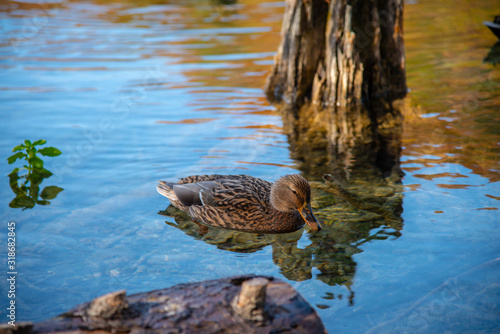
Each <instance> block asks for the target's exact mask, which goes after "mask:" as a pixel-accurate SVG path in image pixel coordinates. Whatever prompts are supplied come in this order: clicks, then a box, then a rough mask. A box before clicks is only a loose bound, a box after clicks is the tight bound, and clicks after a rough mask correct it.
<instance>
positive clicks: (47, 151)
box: [38, 147, 61, 157]
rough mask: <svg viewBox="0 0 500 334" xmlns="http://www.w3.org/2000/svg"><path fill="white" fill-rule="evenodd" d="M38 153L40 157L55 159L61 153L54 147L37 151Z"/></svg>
mask: <svg viewBox="0 0 500 334" xmlns="http://www.w3.org/2000/svg"><path fill="white" fill-rule="evenodd" d="M38 153H40V154H41V155H45V156H48V157H57V156H58V155H59V154H61V151H59V150H58V149H57V148H55V147H44V148H42V149H40V150H38Z"/></svg>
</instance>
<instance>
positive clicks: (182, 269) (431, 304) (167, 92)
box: [0, 0, 500, 333]
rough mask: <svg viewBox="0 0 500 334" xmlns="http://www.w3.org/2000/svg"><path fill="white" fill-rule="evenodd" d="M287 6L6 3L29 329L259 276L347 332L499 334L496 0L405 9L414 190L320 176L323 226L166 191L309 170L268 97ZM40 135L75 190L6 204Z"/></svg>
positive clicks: (4, 123) (14, 217)
mask: <svg viewBox="0 0 500 334" xmlns="http://www.w3.org/2000/svg"><path fill="white" fill-rule="evenodd" d="M225 3H227V2H225ZM450 8H453V10H450ZM494 9H496V10H497V11H499V12H498V13H497V12H495V10H494ZM283 10H284V2H281V1H280V2H266V1H252V0H249V1H237V2H236V1H235V2H234V3H232V4H223V2H220V1H209V0H205V1H202V0H200V1H85V2H75V1H66V2H46V1H42V2H38V1H0V27H1V36H2V37H1V39H0V70H1V73H2V75H1V76H0V115H1V122H0V134H1V135H0V151H1V152H2V155H1V156H2V157H4V158H3V159H4V160H3V161H4V163H1V164H0V174H1V175H3V182H2V183H1V186H0V193H1V196H0V208H1V209H0V216H1V217H2V219H1V222H2V223H1V224H2V225H1V227H0V240H1V242H2V245H4V244H6V243H7V234H8V232H9V231H8V226H7V224H8V222H15V226H16V266H17V268H16V269H17V273H18V274H17V276H16V299H15V300H16V305H17V320H18V321H21V320H22V321H39V320H42V319H45V318H47V317H52V316H55V315H58V314H60V313H61V312H63V311H65V310H67V309H68V308H70V307H72V306H74V305H76V304H79V303H82V302H84V301H88V300H90V299H92V298H95V297H96V296H99V295H102V294H104V293H107V292H111V291H115V290H119V289H126V290H127V293H129V294H131V293H136V292H143V291H148V290H153V289H160V288H165V287H168V286H172V285H174V284H179V283H184V282H195V281H200V280H205V279H215V278H220V277H224V276H230V275H239V274H245V273H255V274H262V275H272V276H276V277H279V278H281V279H284V280H286V281H287V282H288V283H290V284H291V285H292V286H293V287H294V288H295V289H297V290H298V291H299V292H300V293H301V294H302V295H303V296H304V298H305V299H306V300H307V301H308V302H309V303H310V304H311V305H312V306H313V307H314V308H315V309H316V311H317V312H318V314H319V315H320V317H321V318H322V320H323V322H324V324H325V326H326V328H327V329H328V331H329V332H331V333H334V332H344V333H394V332H411V333H414V332H420V333H435V332H453V333H465V332H479V333H492V332H497V331H498V330H500V309H499V305H500V303H499V301H500V287H499V284H498V277H499V274H500V246H499V244H498V240H499V238H500V218H499V213H498V209H499V207H500V203H499V200H500V191H499V190H500V189H499V188H500V187H499V181H500V172H499V170H500V169H499V153H500V152H499V145H500V119H499V113H498V112H499V109H500V64H498V62H497V61H495V59H498V44H497V43H498V40H497V39H496V37H495V36H494V35H493V34H492V33H491V32H490V31H489V30H488V29H487V28H486V27H485V26H483V24H482V21H486V20H492V19H493V16H494V15H495V14H500V7H499V6H498V1H493V0H486V1H481V2H479V3H478V2H469V1H441V2H432V1H427V0H426V1H412V2H407V3H406V5H405V44H406V62H407V63H406V65H407V78H408V87H409V89H410V91H409V93H408V97H407V98H406V99H405V100H404V101H403V103H402V105H403V114H404V117H405V124H404V134H403V148H402V149H403V153H402V160H401V167H402V169H403V170H404V172H405V176H404V178H403V182H402V184H397V183H396V184H392V183H385V182H375V181H373V180H371V181H367V180H352V182H351V183H350V184H349V185H348V189H349V191H351V192H352V193H353V194H355V196H356V201H354V202H353V201H349V200H347V199H346V198H343V197H341V196H338V194H335V193H332V192H331V191H329V190H328V187H326V186H325V184H324V182H323V181H321V180H313V181H312V182H311V184H312V186H313V202H312V206H313V208H314V209H315V213H316V215H317V217H318V218H320V219H321V220H322V221H323V226H324V229H323V230H322V231H321V232H314V231H311V230H309V229H308V228H307V227H306V228H305V229H302V230H299V231H297V232H294V233H290V234H283V235H266V234H251V233H244V232H236V231H228V230H223V229H217V228H209V229H208V232H207V233H206V234H203V233H200V231H199V226H198V225H196V224H194V223H193V222H192V221H191V220H190V219H189V218H188V217H187V216H186V215H185V214H183V213H181V212H179V211H177V210H173V209H172V208H167V207H168V204H169V203H168V200H167V199H165V198H164V197H162V196H160V195H159V194H158V193H157V192H156V189H155V185H156V181H157V180H175V179H177V178H180V177H183V176H186V175H191V174H206V173H221V174H225V173H227V174H242V173H244V174H249V175H253V176H256V177H260V178H263V179H266V180H270V181H272V180H275V179H277V178H278V177H279V176H281V175H284V174H288V173H296V172H300V170H299V166H300V163H299V162H298V161H295V160H293V159H292V158H291V153H290V149H289V144H288V141H287V137H286V135H285V134H284V132H283V129H282V120H281V117H280V115H279V113H278V112H277V110H276V109H275V107H274V106H272V105H270V104H269V103H268V102H267V100H266V99H265V96H264V93H263V91H262V87H263V85H264V81H265V78H266V75H267V74H268V73H269V71H270V70H271V67H272V64H273V56H274V54H275V53H276V49H277V47H278V44H279V41H280V29H281V21H282V17H283ZM41 138H43V139H46V140H47V145H50V146H55V147H57V148H59V149H60V150H61V151H62V154H61V155H60V156H58V157H54V158H47V159H45V167H46V168H47V169H49V170H50V171H52V172H53V173H54V175H52V176H51V177H49V178H47V179H45V180H43V185H42V187H41V188H43V187H45V186H57V187H60V188H62V189H63V190H62V191H61V192H59V193H58V194H57V196H55V197H54V198H52V199H50V204H49V205H40V204H37V205H35V206H34V207H33V208H32V209H26V210H22V209H20V208H12V207H9V203H11V201H12V200H13V199H14V198H15V197H16V195H15V194H14V193H13V192H12V190H11V188H10V186H9V177H8V176H7V175H8V174H9V173H10V171H11V170H12V169H13V165H9V164H7V161H6V160H5V159H7V157H8V156H10V155H11V154H12V152H11V151H12V148H13V147H14V146H16V145H19V144H20V143H21V142H23V141H24V140H25V139H31V140H37V139H41ZM165 210H166V212H165ZM164 214H167V216H165V215H164ZM7 257H8V253H7V250H6V247H2V248H1V249H0V258H1V259H2V260H1V261H2V262H0V263H3V265H2V266H3V269H1V270H2V271H3V272H4V275H5V276H7V272H8V268H7ZM0 282H1V283H0V287H1V291H0V296H1V297H0V301H1V304H0V322H6V321H8V318H7V317H6V316H5V315H6V307H7V305H8V303H9V298H8V297H7V295H8V290H9V285H8V284H7V283H8V282H7V281H6V280H0Z"/></svg>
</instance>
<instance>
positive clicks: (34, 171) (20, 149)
mask: <svg viewBox="0 0 500 334" xmlns="http://www.w3.org/2000/svg"><path fill="white" fill-rule="evenodd" d="M45 143H47V141H46V140H45V139H40V140H37V141H35V142H33V143H32V142H31V141H29V140H25V141H24V144H21V145H17V146H16V147H14V149H13V150H12V151H13V152H17V153H15V154H13V155H12V156H10V157H8V158H7V162H8V163H9V164H13V163H14V162H16V161H17V160H18V159H24V160H25V161H26V162H27V164H25V165H24V166H23V167H22V168H19V167H16V168H14V169H13V170H12V172H10V174H9V183H10V187H11V189H12V191H13V192H14V193H15V194H16V198H14V199H13V200H12V201H11V202H10V204H9V206H10V207H12V208H23V210H24V209H28V208H33V207H34V206H35V204H40V205H47V204H50V202H49V201H48V200H49V199H54V198H55V197H56V196H57V194H58V193H59V192H61V191H63V190H64V189H62V188H59V187H57V186H48V187H45V188H44V189H43V190H42V191H41V193H40V185H41V183H42V182H43V180H44V179H47V178H49V177H50V176H52V172H50V171H49V170H47V169H45V168H44V167H43V166H44V162H43V160H42V159H41V158H40V157H39V156H38V155H37V154H39V155H43V156H48V157H56V156H58V155H60V154H61V151H59V150H58V149H57V148H55V147H44V148H37V147H36V146H41V145H44V144H45ZM22 170H27V173H26V174H24V175H19V172H20V171H22ZM22 179H24V180H25V181H24V182H21V183H19V181H20V180H22ZM39 196H40V197H41V199H39V198H38V197H39Z"/></svg>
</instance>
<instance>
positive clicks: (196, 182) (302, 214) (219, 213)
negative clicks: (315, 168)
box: [157, 174, 321, 233]
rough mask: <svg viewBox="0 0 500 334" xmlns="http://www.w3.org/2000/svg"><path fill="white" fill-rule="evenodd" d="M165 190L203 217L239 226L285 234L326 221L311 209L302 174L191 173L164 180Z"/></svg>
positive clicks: (183, 207)
mask: <svg viewBox="0 0 500 334" xmlns="http://www.w3.org/2000/svg"><path fill="white" fill-rule="evenodd" d="M157 190H158V192H159V193H160V194H162V195H163V196H165V197H167V198H168V199H169V200H170V202H171V203H172V204H173V205H174V206H176V207H177V208H179V209H180V210H183V211H186V212H188V213H189V214H190V215H191V217H192V218H193V219H195V220H197V221H199V222H202V223H205V224H207V225H211V226H218V227H224V228H230V229H236V230H243V231H252V232H266V233H285V232H293V231H296V230H298V229H300V228H301V227H303V226H304V224H305V223H307V224H308V225H310V226H311V228H313V229H315V230H319V229H321V226H320V225H319V223H318V222H317V220H316V218H315V217H314V215H313V213H312V210H311V208H310V199H311V189H310V186H309V183H308V182H307V181H306V180H305V179H304V178H303V177H302V176H300V175H298V174H291V175H285V176H283V177H281V178H280V179H278V180H277V181H276V182H275V183H270V182H268V181H265V180H261V179H258V178H255V177H252V176H248V175H217V174H214V175H192V176H188V177H185V178H183V179H181V180H179V181H178V182H177V183H172V182H164V181H160V183H159V184H158V186H157Z"/></svg>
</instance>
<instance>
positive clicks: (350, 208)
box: [159, 174, 403, 305]
mask: <svg viewBox="0 0 500 334" xmlns="http://www.w3.org/2000/svg"><path fill="white" fill-rule="evenodd" d="M310 183H311V187H312V206H313V208H314V212H315V215H316V216H317V218H318V219H319V220H320V221H321V222H322V226H323V229H322V230H321V231H319V232H314V231H311V230H307V231H306V232H305V230H304V229H300V230H298V231H296V232H293V233H286V234H262V233H247V232H241V231H235V230H228V229H224V228H217V227H212V226H205V225H201V224H199V223H197V222H194V221H193V220H192V219H191V218H190V217H189V215H188V214H186V213H185V212H183V211H180V210H178V209H177V208H175V207H174V206H172V205H170V206H169V207H167V208H166V209H165V210H164V211H160V212H159V214H161V215H165V216H169V217H172V218H174V220H175V222H170V221H166V224H168V225H169V226H172V227H175V228H177V229H179V230H181V231H183V232H184V233H185V234H186V235H189V236H191V237H193V238H194V239H197V240H201V241H203V242H205V243H207V244H210V245H213V246H216V247H217V248H219V249H222V250H225V251H230V252H235V253H254V252H257V251H259V250H262V249H263V248H265V247H267V246H271V247H272V260H273V263H274V264H275V265H276V266H278V267H279V269H280V272H281V274H282V275H283V276H284V277H286V278H287V279H289V280H292V281H299V282H300V281H305V280H309V279H311V278H313V269H314V268H315V269H317V271H319V273H318V274H316V275H315V276H316V279H317V280H319V281H321V282H323V283H325V284H327V285H328V286H334V285H344V286H346V287H347V288H348V289H349V290H351V289H350V286H351V285H352V282H353V278H354V275H355V272H356V261H355V260H354V259H353V256H354V255H355V254H358V253H361V252H362V249H361V248H360V246H361V245H362V244H364V243H366V242H369V241H373V240H385V239H388V238H398V237H399V236H400V235H401V232H400V231H401V230H402V228H403V220H402V218H401V213H402V198H403V195H402V186H401V184H397V183H391V182H390V181H387V180H385V179H381V178H372V179H370V180H367V179H364V180H362V179H358V180H351V181H350V182H349V183H348V184H341V182H339V181H337V180H335V179H334V178H333V177H332V176H331V175H329V174H327V175H325V176H324V179H323V181H322V182H320V181H312V182H310ZM306 229H307V227H306ZM304 234H307V235H308V239H309V244H308V245H307V246H305V247H303V246H301V247H303V248H300V247H299V240H300V239H301V238H303V237H304ZM349 303H350V304H351V305H353V304H354V292H353V291H351V293H350V297H349Z"/></svg>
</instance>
